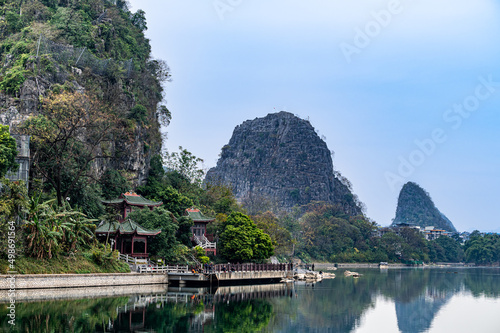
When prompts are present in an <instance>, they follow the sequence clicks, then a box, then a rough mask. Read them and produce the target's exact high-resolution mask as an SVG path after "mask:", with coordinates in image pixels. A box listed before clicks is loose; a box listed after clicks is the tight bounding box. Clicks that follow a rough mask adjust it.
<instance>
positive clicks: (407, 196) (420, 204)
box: [392, 182, 457, 232]
mask: <svg viewBox="0 0 500 333" xmlns="http://www.w3.org/2000/svg"><path fill="white" fill-rule="evenodd" d="M399 223H410V224H414V225H417V226H420V227H422V228H425V227H430V226H434V227H436V228H438V229H443V230H446V231H450V232H456V231H457V229H455V226H454V225H453V223H452V222H451V221H450V220H449V219H448V218H447V217H446V216H445V215H444V214H443V213H441V212H440V211H439V209H437V207H436V205H435V204H434V202H433V201H432V199H431V196H430V195H429V193H427V191H425V190H424V189H423V188H422V187H420V186H419V185H418V184H417V183H414V182H408V183H406V184H405V185H404V186H403V188H402V189H401V192H399V198H398V207H397V209H396V217H395V218H394V221H393V223H392V225H396V224H399Z"/></svg>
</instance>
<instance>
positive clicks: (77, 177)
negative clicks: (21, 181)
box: [22, 92, 119, 206]
mask: <svg viewBox="0 0 500 333" xmlns="http://www.w3.org/2000/svg"><path fill="white" fill-rule="evenodd" d="M117 123H118V119H117V117H116V115H115V114H113V113H112V112H110V111H109V110H107V109H106V108H105V106H104V105H103V104H102V103H101V102H99V101H98V100H96V99H95V98H93V97H91V96H89V95H85V94H80V93H70V92H63V93H61V94H52V95H50V96H49V97H48V98H47V99H46V100H44V104H43V110H42V113H41V114H39V115H37V116H32V117H30V118H29V119H28V120H27V121H26V122H25V123H24V124H23V126H22V131H23V133H24V134H27V135H31V142H32V144H33V146H32V148H33V150H34V154H33V169H34V171H35V172H37V174H38V176H39V177H41V178H44V179H46V180H47V182H48V183H49V184H50V185H51V186H52V188H53V189H54V190H55V192H56V197H57V203H58V205H59V206H62V203H63V201H64V199H65V198H66V197H68V196H69V194H70V192H71V191H72V190H73V188H74V187H76V186H77V184H79V183H80V184H82V183H84V182H90V181H92V180H93V175H94V173H93V172H92V170H91V168H90V166H91V164H92V163H93V162H94V161H96V160H98V159H107V158H110V157H112V156H111V154H110V153H109V152H108V151H107V150H106V149H103V147H106V145H107V143H109V142H112V141H114V140H117V137H118V133H119V131H118V129H117Z"/></svg>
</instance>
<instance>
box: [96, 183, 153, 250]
mask: <svg viewBox="0 0 500 333" xmlns="http://www.w3.org/2000/svg"><path fill="white" fill-rule="evenodd" d="M102 203H103V204H105V205H107V206H111V207H113V208H115V209H116V210H117V211H118V212H119V213H120V216H119V217H118V221H116V222H108V221H106V222H103V223H102V224H101V225H100V226H99V227H98V228H97V230H96V237H97V238H98V239H99V240H100V241H103V242H108V241H110V242H111V245H112V247H113V249H114V250H118V251H119V252H120V253H121V254H128V255H130V256H132V257H138V258H147V257H148V256H149V255H148V240H151V239H152V238H153V237H155V236H156V235H158V234H159V233H160V232H161V230H149V229H146V228H143V227H142V226H140V225H139V224H137V223H136V222H134V221H132V220H131V219H130V218H127V217H128V214H130V212H132V211H133V210H134V209H143V208H145V207H147V208H149V209H151V210H153V208H154V207H158V206H160V205H162V202H155V201H150V200H147V199H145V198H144V197H142V196H141V195H139V194H137V193H134V192H127V193H122V194H121V195H120V197H119V198H118V199H114V200H103V201H102Z"/></svg>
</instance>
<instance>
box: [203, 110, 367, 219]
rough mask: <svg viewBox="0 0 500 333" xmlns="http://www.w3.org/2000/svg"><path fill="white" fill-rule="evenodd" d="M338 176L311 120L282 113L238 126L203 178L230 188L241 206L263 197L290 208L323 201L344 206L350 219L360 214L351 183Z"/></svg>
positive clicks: (275, 205) (278, 205) (280, 207)
mask: <svg viewBox="0 0 500 333" xmlns="http://www.w3.org/2000/svg"><path fill="white" fill-rule="evenodd" d="M338 176H339V177H338V178H337V177H336V175H335V173H334V169H333V162H332V158H331V152H330V150H329V149H328V147H327V146H326V143H325V142H324V141H323V140H321V139H320V138H319V137H318V135H317V134H316V132H315V130H314V128H313V127H312V126H311V124H310V123H309V121H306V120H303V119H300V118H298V117H296V116H294V115H293V114H291V113H288V112H283V111H282V112H279V113H274V114H269V115H267V116H266V117H264V118H256V119H254V120H247V121H245V122H244V123H243V124H241V125H239V126H237V127H236V128H235V130H234V132H233V135H232V137H231V139H230V141H229V143H228V144H227V145H225V146H224V147H222V152H221V155H220V158H219V161H218V162H217V166H216V167H215V168H212V169H210V170H209V171H208V173H207V178H206V180H207V181H208V182H222V183H224V184H227V185H230V186H231V187H232V189H233V192H234V194H235V196H236V198H237V199H238V200H239V201H243V202H245V200H249V199H252V198H253V199H255V198H261V199H264V200H268V201H271V202H273V204H274V207H277V208H278V209H284V210H290V209H291V208H292V207H293V206H295V205H305V204H307V203H310V202H312V201H325V202H329V203H334V204H340V205H342V207H343V209H344V211H345V212H346V213H347V214H349V215H357V214H360V213H361V208H360V205H359V203H358V202H357V198H356V196H354V195H353V194H352V193H351V191H350V189H349V187H348V186H350V185H349V184H348V182H346V180H345V179H344V178H343V177H341V176H340V175H338ZM339 178H341V179H343V182H344V183H346V184H344V183H343V182H341V181H340V180H339Z"/></svg>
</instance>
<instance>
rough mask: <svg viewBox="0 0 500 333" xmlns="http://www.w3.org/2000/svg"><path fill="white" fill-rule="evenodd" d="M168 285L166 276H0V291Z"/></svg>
mask: <svg viewBox="0 0 500 333" xmlns="http://www.w3.org/2000/svg"><path fill="white" fill-rule="evenodd" d="M151 284H168V275H167V274H136V273H103V274H23V275H0V290H9V289H15V290H19V289H49V288H79V287H106V286H131V285H133V286H140V285H151Z"/></svg>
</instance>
